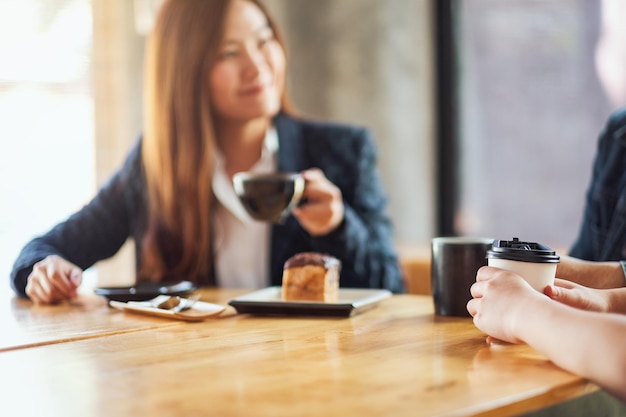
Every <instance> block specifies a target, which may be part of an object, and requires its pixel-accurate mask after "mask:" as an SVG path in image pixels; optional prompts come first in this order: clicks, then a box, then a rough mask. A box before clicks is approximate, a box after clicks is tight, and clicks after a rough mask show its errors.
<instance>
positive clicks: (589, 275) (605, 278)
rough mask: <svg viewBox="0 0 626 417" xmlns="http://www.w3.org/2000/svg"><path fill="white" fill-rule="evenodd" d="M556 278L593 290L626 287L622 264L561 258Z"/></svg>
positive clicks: (567, 257)
mask: <svg viewBox="0 0 626 417" xmlns="http://www.w3.org/2000/svg"><path fill="white" fill-rule="evenodd" d="M556 276H557V277H558V278H562V279H566V280H568V281H572V282H576V283H578V284H581V285H584V286H586V287H591V288H619V287H624V286H626V278H625V277H624V269H623V268H622V264H621V263H620V262H594V261H586V260H582V259H577V258H574V257H571V256H561V261H560V262H559V264H558V265H557V269H556Z"/></svg>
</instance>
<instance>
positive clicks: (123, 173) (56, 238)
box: [10, 146, 141, 298]
mask: <svg viewBox="0 0 626 417" xmlns="http://www.w3.org/2000/svg"><path fill="white" fill-rule="evenodd" d="M139 158H140V147H139V146H135V148H134V149H133V151H132V152H131V153H130V154H129V156H128V158H127V159H126V163H125V164H124V166H123V167H122V168H121V169H120V170H119V171H118V172H117V173H116V174H115V175H113V176H112V178H111V179H110V180H109V181H108V182H107V183H106V184H105V185H104V186H103V187H102V188H101V189H100V190H99V191H98V194H97V195H96V196H95V197H94V199H93V200H92V201H91V202H89V204H87V205H86V206H84V207H83V208H82V209H81V210H79V211H78V212H76V213H74V214H73V215H72V216H70V217H69V218H68V219H67V220H65V221H64V222H62V223H59V224H58V225H56V226H55V227H54V228H53V229H52V230H50V231H49V232H47V233H46V234H44V235H42V236H40V237H37V238H35V239H33V240H31V241H30V242H28V243H27V244H26V245H25V246H24V248H23V249H22V250H21V252H20V254H19V255H18V257H17V259H16V260H15V262H14V264H13V270H12V272H11V275H10V278H11V286H12V287H13V289H14V291H15V292H16V293H17V294H18V295H20V296H22V297H26V296H27V294H26V287H27V284H28V280H29V277H30V275H31V273H32V272H33V266H34V265H35V264H36V263H38V262H40V261H42V260H44V259H48V258H50V257H53V256H57V257H60V258H62V259H64V260H67V261H68V262H70V263H71V264H73V265H75V266H77V267H78V268H80V269H81V270H84V269H87V268H89V267H90V266H92V265H93V264H94V263H95V262H97V261H99V260H101V259H105V258H108V257H110V256H112V255H114V254H115V253H116V252H117V251H118V250H119V248H120V247H121V246H122V245H123V244H124V242H125V241H126V239H127V238H128V236H129V228H130V222H131V217H132V215H131V214H130V213H129V205H130V204H131V203H132V202H129V199H131V194H132V193H133V192H134V191H131V190H137V187H138V185H137V184H136V183H137V182H140V181H141V170H140V159H139ZM135 197H137V196H135ZM138 199H139V198H137V200H138ZM44 270H48V268H45V269H44ZM53 298H54V297H53Z"/></svg>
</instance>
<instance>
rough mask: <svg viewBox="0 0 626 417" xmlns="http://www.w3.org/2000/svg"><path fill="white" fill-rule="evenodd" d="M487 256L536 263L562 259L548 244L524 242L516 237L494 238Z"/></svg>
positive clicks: (553, 261)
mask: <svg viewBox="0 0 626 417" xmlns="http://www.w3.org/2000/svg"><path fill="white" fill-rule="evenodd" d="M487 258H488V259H508V260H510V261H522V262H536V263H557V262H559V260H560V259H561V258H560V256H559V255H557V254H556V252H555V251H554V250H552V249H550V248H549V247H547V246H546V245H542V244H541V243H535V242H522V241H521V240H519V238H516V237H514V238H513V240H494V241H493V245H491V249H490V250H488V251H487Z"/></svg>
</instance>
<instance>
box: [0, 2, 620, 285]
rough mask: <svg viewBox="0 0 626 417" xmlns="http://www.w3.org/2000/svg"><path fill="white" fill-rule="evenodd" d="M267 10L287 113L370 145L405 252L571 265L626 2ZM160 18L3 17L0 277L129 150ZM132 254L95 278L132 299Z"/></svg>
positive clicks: (32, 9)
mask: <svg viewBox="0 0 626 417" xmlns="http://www.w3.org/2000/svg"><path fill="white" fill-rule="evenodd" d="M266 2H267V5H268V6H269V8H270V10H271V11H272V12H273V14H274V15H275V17H276V18H277V20H278V22H279V24H280V25H281V26H282V28H283V30H284V32H285V35H286V39H287V43H288V53H289V59H290V64H291V65H290V67H289V80H288V83H289V86H290V88H291V93H292V96H293V98H294V101H295V104H296V106H297V108H298V109H299V110H300V111H301V112H302V113H303V114H305V115H309V116H311V117H315V118H323V119H331V120H336V121H340V122H346V123H354V124H360V125H363V126H366V127H369V128H370V129H371V130H372V131H373V132H374V135H375V138H376V141H377V146H378V150H379V169H380V173H381V176H382V179H383V182H384V184H385V187H386V189H387V191H388V195H389V212H390V215H391V218H392V220H393V222H394V225H395V231H396V239H397V242H398V246H399V247H400V248H402V249H403V250H407V248H409V249H408V250H410V248H418V249H419V248H422V249H424V248H428V245H429V242H430V239H431V238H432V237H434V236H438V235H475V236H486V237H492V238H497V239H510V238H511V237H513V236H517V237H520V238H521V239H524V240H533V241H539V242H542V243H545V244H548V245H550V246H552V247H555V248H558V249H559V250H563V251H566V250H567V248H569V246H570V245H571V244H572V242H573V241H574V239H575V238H576V234H577V231H578V227H579V224H580V221H581V219H582V209H583V204H584V197H585V191H586V188H587V186H588V183H589V178H590V175H591V164H592V161H593V156H594V154H595V147H596V142H597V139H598V135H599V133H600V132H601V130H602V128H603V126H604V123H605V122H606V120H607V118H608V116H609V115H610V113H611V112H612V111H614V110H616V109H618V108H620V107H621V106H624V105H626V26H624V25H623V24H622V23H621V22H623V21H624V19H625V18H626V2H623V1H621V0H541V1H540V0H266ZM159 4H160V0H134V1H131V0H0V196H1V200H0V201H1V203H0V254H1V255H0V275H1V276H4V277H8V274H9V271H10V268H11V265H12V263H13V261H14V259H15V257H16V256H17V254H18V252H19V250H20V249H21V247H22V246H23V245H24V244H25V243H26V242H27V241H28V240H29V239H31V238H32V237H34V236H35V235H37V234H39V233H42V232H45V231H46V230H48V229H49V228H50V227H52V226H53V225H54V224H56V223H57V222H59V221H61V220H63V219H65V218H66V217H67V216H68V215H69V214H71V213H72V212H74V211H75V210H77V209H78V208H80V207H81V206H82V205H83V204H85V203H86V202H87V201H88V200H89V199H90V198H91V197H92V196H93V195H94V193H95V192H96V190H97V188H98V187H99V186H100V185H101V184H102V183H103V182H104V181H105V180H106V179H107V178H108V176H109V175H111V173H112V172H113V171H114V170H115V169H116V168H117V167H118V166H119V164H120V163H121V162H122V160H123V158H124V156H125V154H126V152H127V151H128V150H129V147H130V145H131V143H132V142H133V141H134V140H135V139H136V138H137V136H138V134H139V133H140V131H141V124H142V109H141V87H142V65H143V51H144V42H145V36H146V34H147V33H148V32H149V30H150V26H151V22H152V16H153V15H154V12H155V10H156V9H157V8H158V6H159ZM85 232H86V233H87V232H88V231H85ZM132 251H133V247H132V244H130V243H129V244H128V245H127V246H126V247H125V248H124V249H123V250H122V251H121V252H120V253H119V254H118V255H116V256H115V257H114V258H113V259H112V260H108V261H105V262H102V263H100V264H98V265H97V268H93V270H92V271H90V272H88V274H89V275H90V276H91V277H92V278H94V279H97V280H99V281H100V282H101V283H103V284H104V283H106V285H117V284H125V283H129V282H132V281H133V280H134V270H133V268H134V266H133V264H132V262H133V255H132ZM7 279H8V278H7Z"/></svg>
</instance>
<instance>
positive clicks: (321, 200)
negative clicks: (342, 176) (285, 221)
mask: <svg viewBox="0 0 626 417" xmlns="http://www.w3.org/2000/svg"><path fill="white" fill-rule="evenodd" d="M302 176H303V177H304V179H305V181H306V186H305V187H304V193H303V195H302V198H303V199H306V204H303V205H301V206H299V207H297V208H295V209H294V210H293V215H294V216H295V217H296V219H298V221H299V222H300V225H301V226H302V227H303V228H304V229H305V230H306V231H307V232H309V234H311V235H312V236H323V235H327V234H329V233H330V232H332V231H333V230H335V229H336V228H337V227H338V226H339V225H340V224H341V222H342V221H343V215H344V207H343V198H342V195H341V191H340V190H339V188H337V186H335V184H333V183H332V182H330V181H328V179H327V178H326V176H325V175H324V173H323V172H322V170H320V169H318V168H313V169H309V170H306V171H303V172H302Z"/></svg>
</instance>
